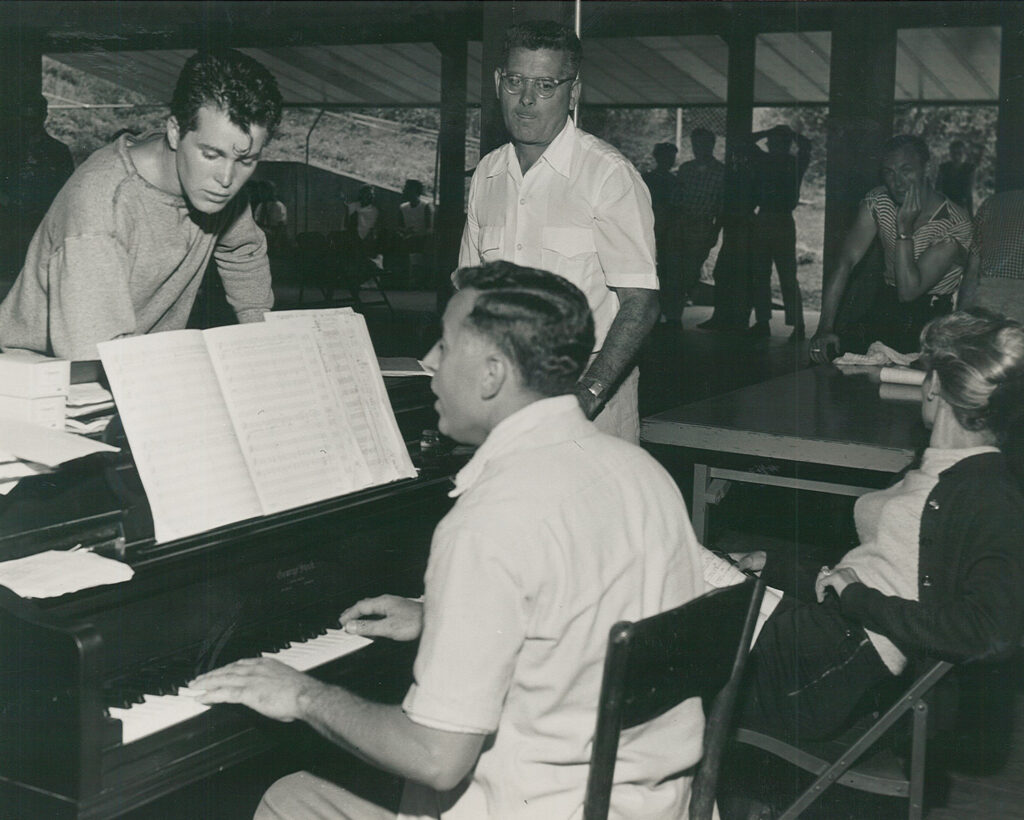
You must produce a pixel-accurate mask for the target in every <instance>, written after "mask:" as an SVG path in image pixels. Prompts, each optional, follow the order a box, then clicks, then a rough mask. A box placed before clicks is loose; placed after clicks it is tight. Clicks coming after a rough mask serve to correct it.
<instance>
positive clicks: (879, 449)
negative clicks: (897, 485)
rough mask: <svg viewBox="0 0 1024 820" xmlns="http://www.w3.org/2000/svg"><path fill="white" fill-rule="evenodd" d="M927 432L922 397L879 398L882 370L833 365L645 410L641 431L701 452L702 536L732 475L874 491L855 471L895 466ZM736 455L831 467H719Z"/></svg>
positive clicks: (696, 499)
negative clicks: (710, 509)
mask: <svg viewBox="0 0 1024 820" xmlns="http://www.w3.org/2000/svg"><path fill="white" fill-rule="evenodd" d="M923 435H924V429H923V425H922V423H921V408H920V405H919V404H918V403H915V402H908V401H887V400H883V399H881V398H880V397H879V385H878V368H864V369H863V372H862V373H859V374H857V375H844V374H843V373H841V372H840V371H839V370H837V369H836V368H835V367H833V366H831V365H822V366H818V367H813V368H808V369H805V370H800V371H798V372H795V373H790V374H787V375H784V376H779V377H777V378H774V379H771V380H769V381H766V382H763V383H761V384H755V385H751V386H749V387H744V388H741V389H739V390H734V391H732V392H731V393H725V394H723V395H721V396H715V397H712V398H709V399H705V400H704V401H699V402H695V403H694V404H687V405H683V406H681V407H676V408H673V409H672V410H666V411H665V412H663V413H658V414H657V415H653V416H648V417H647V418H645V419H643V421H642V424H641V433H640V437H641V440H642V441H643V442H644V443H647V444H662V445H671V446H675V447H685V448H689V449H692V450H695V451H697V453H696V455H695V463H694V473H693V477H694V482H693V506H692V509H691V511H690V513H691V516H692V519H693V526H694V529H695V530H696V532H697V537H698V538H699V539H700V540H701V543H704V541H705V539H706V537H707V505H708V504H716V503H718V502H719V501H721V500H722V498H723V497H724V496H725V493H726V492H727V491H728V488H729V483H730V482H733V481H739V482H744V483H752V484H761V485H774V486H783V487H793V488H796V489H801V490H811V491H814V492H824V493H832V494H838V495H850V496H859V495H863V494H864V493H865V492H868V491H870V490H872V489H877V485H876V486H875V487H872V486H865V482H864V481H863V472H861V471H872V472H876V473H878V474H880V477H882V478H884V477H885V475H886V474H892V473H897V472H899V471H900V470H902V469H903V468H904V467H906V466H907V465H908V464H909V463H910V461H911V459H912V458H913V457H914V453H915V449H916V447H915V445H916V444H917V443H918V442H920V441H922V440H923V438H922V437H923ZM723 454H728V455H729V456H731V457H726V456H725V455H723ZM737 456H741V457H750V458H751V459H752V460H755V461H756V460H759V461H760V462H762V463H763V462H764V461H767V460H771V461H773V462H783V463H790V464H795V465H820V466H821V467H822V468H827V469H823V471H819V472H825V473H828V474H829V477H828V478H827V479H826V480H822V479H821V478H817V477H816V478H807V477H803V476H801V475H799V473H800V472H801V471H800V470H799V469H797V470H796V471H795V473H796V474H793V475H785V474H783V475H776V474H772V472H771V471H763V470H761V471H759V470H750V469H749V468H748V469H742V468H740V469H737V468H735V467H724V466H721V465H722V463H723V462H729V463H730V464H735V462H736V460H737V458H736V457H737ZM741 460H742V459H741ZM748 466H749V465H748ZM790 472H793V471H790ZM804 472H813V470H811V471H806V470H805V471H804ZM858 472H860V475H858ZM832 473H834V474H835V476H834V477H833V475H832Z"/></svg>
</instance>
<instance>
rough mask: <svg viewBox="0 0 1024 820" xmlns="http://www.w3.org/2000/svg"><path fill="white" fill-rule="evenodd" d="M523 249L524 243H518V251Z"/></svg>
mask: <svg viewBox="0 0 1024 820" xmlns="http://www.w3.org/2000/svg"><path fill="white" fill-rule="evenodd" d="M522 249H523V243H522V242H520V243H519V244H518V245H516V250H517V251H521V250H522Z"/></svg>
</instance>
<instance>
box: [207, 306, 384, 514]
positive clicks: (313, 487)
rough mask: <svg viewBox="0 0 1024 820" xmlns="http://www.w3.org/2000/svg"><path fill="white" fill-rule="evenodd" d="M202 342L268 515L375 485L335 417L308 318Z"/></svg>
mask: <svg viewBox="0 0 1024 820" xmlns="http://www.w3.org/2000/svg"><path fill="white" fill-rule="evenodd" d="M204 337H205V340H206V345H207V349H208V350H209V353H210V359H211V360H212V362H213V366H214V369H215V370H216V372H217V376H218V378H219V380H220V385H221V390H222V392H223V394H224V398H225V401H226V403H227V407H228V412H229V413H230V415H231V419H232V421H233V422H234V427H235V432H236V434H237V436H238V440H239V442H240V443H241V446H242V453H243V455H244V457H245V460H246V463H247V464H248V465H249V472H250V474H251V476H252V480H253V483H254V484H255V486H256V492H257V494H258V495H259V498H260V502H261V504H262V507H263V510H264V512H265V513H272V512H278V511H280V510H286V509H290V508H292V507H297V506H300V505H302V504H309V503H312V502H314V501H321V500H323V499H326V498H333V497H335V496H338V495H344V494H346V493H350V492H353V491H355V490H358V489H362V488H364V487H368V486H370V485H371V484H372V483H373V481H372V477H371V471H370V469H369V468H368V466H367V463H366V460H365V458H364V457H363V453H362V450H361V448H360V446H359V443H358V442H357V440H356V436H355V434H354V433H353V431H352V428H351V426H350V425H349V424H348V423H347V421H346V419H345V416H344V414H343V413H340V412H338V409H337V401H336V397H335V392H334V389H333V387H332V384H331V380H330V378H329V377H328V374H327V371H326V369H325V367H324V363H323V360H322V358H321V355H320V352H319V348H318V343H317V333H316V327H315V324H314V322H313V320H312V319H311V318H307V319H303V320H300V321H296V322H276V323H271V324H266V323H264V324H258V323H254V324H246V325H232V326H227V327H219V328H211V329H209V330H207V331H205V333H204Z"/></svg>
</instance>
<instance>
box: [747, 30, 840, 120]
mask: <svg viewBox="0 0 1024 820" xmlns="http://www.w3.org/2000/svg"><path fill="white" fill-rule="evenodd" d="M815 34H817V35H819V36H817V37H816V38H814V39H810V38H805V37H804V35H803V34H800V33H786V34H760V35H758V37H757V55H756V60H755V65H756V67H757V75H756V77H755V79H754V101H755V103H756V104H757V105H770V104H773V103H774V104H783V105H784V104H786V103H827V102H828V82H829V56H830V54H831V44H832V38H831V35H830V34H829V32H815ZM820 35H824V36H825V38H827V40H828V47H827V48H822V37H821V36H820Z"/></svg>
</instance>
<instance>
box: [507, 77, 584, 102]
mask: <svg viewBox="0 0 1024 820" xmlns="http://www.w3.org/2000/svg"><path fill="white" fill-rule="evenodd" d="M575 79H576V78H575V77H566V78H565V79H564V80H556V79H555V78H554V77H524V76H523V75H522V74H506V73H505V72H504V71H502V72H501V90H502V91H504V92H505V93H506V94H521V93H522V92H523V91H525V90H526V86H527V85H533V88H534V90H535V91H536V92H537V96H538V97H540V98H541V99H542V100H546V99H549V98H550V97H553V96H554V94H555V92H556V91H557V90H558V87H559V86H560V85H564V84H565V83H571V82H573V80H575Z"/></svg>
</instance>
